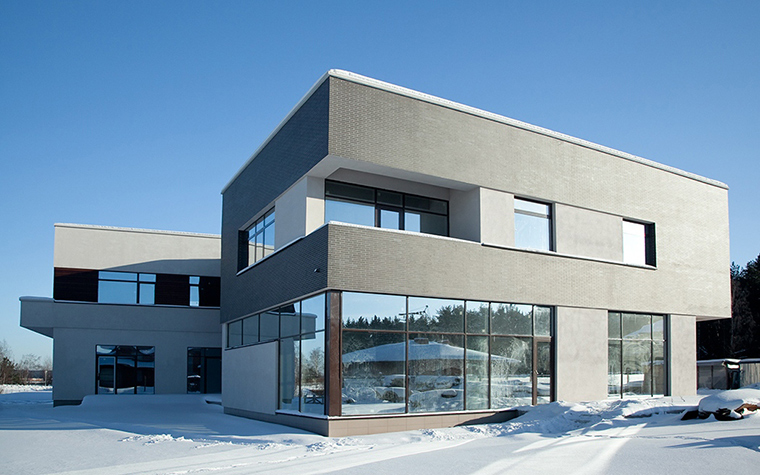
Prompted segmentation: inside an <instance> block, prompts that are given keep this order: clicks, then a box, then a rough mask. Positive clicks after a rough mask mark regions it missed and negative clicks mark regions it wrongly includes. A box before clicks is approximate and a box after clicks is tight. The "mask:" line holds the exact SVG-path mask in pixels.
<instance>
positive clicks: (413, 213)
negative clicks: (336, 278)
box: [325, 180, 449, 236]
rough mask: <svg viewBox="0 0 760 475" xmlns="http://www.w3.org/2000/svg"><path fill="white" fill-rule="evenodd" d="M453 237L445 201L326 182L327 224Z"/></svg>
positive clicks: (447, 205) (447, 204) (447, 206)
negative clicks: (334, 223)
mask: <svg viewBox="0 0 760 475" xmlns="http://www.w3.org/2000/svg"><path fill="white" fill-rule="evenodd" d="M329 221H340V222H345V223H350V224H359V225H364V226H374V227H378V228H386V229H400V230H405V231H413V232H419V233H426V234H436V235H439V236H448V235H449V203H448V201H445V200H439V199H435V198H427V197H424V196H418V195H411V194H407V193H399V192H396V191H390V190H381V189H377V188H371V187H368V186H362V185H353V184H348V183H341V182H336V181H331V180H325V222H329Z"/></svg>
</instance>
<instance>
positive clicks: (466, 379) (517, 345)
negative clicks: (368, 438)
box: [22, 70, 730, 436]
mask: <svg viewBox="0 0 760 475" xmlns="http://www.w3.org/2000/svg"><path fill="white" fill-rule="evenodd" d="M222 195H223V216H222V234H221V261H219V260H215V259H218V258H219V254H218V253H219V241H218V239H217V238H215V237H212V236H198V235H186V234H176V233H162V232H150V231H137V230H116V229H111V228H92V227H78V226H68V225H59V226H57V228H56V264H55V267H56V277H55V289H54V299H53V300H44V301H40V300H38V299H30V298H22V325H24V326H25V327H27V328H30V329H33V330H35V331H38V332H41V333H43V334H47V335H49V336H53V337H54V340H55V343H54V355H55V356H54V358H55V365H56V366H55V371H56V383H55V385H56V389H55V390H54V391H56V392H55V393H54V398H55V399H56V400H57V401H60V402H63V401H75V400H78V399H81V397H82V396H83V395H84V394H90V393H92V392H94V391H95V390H97V391H100V390H101V388H102V385H101V383H97V384H96V381H102V380H103V376H102V375H101V376H100V379H97V375H98V374H100V373H102V372H103V371H102V370H99V369H98V368H99V366H98V365H99V364H100V361H101V360H100V358H101V356H103V357H111V356H112V355H111V354H110V353H108V354H105V353H104V354H103V355H101V354H100V352H101V346H98V345H102V348H105V349H106V350H107V351H110V352H115V353H116V355H118V354H119V352H120V351H122V346H124V347H127V348H128V349H129V350H130V351H132V353H131V354H133V355H135V356H134V359H133V360H129V364H130V365H132V366H131V367H134V368H136V369H139V368H140V364H139V360H140V358H141V356H140V354H146V355H147V354H148V353H150V352H151V351H152V352H154V353H155V357H154V361H155V372H154V373H153V374H154V378H155V384H154V386H152V387H154V388H155V389H154V390H155V392H157V393H158V392H184V390H185V386H183V385H184V384H186V379H187V377H188V376H189V377H191V378H192V376H193V375H192V374H190V373H186V372H184V371H182V368H183V367H182V361H184V359H183V358H185V356H187V357H188V358H189V357H190V349H191V348H204V349H205V350H204V351H213V348H214V347H216V348H219V346H220V342H221V346H222V347H223V351H221V353H222V375H223V378H222V404H223V406H224V410H225V412H227V413H229V414H235V415H240V416H245V417H252V418H256V419H261V420H266V421H271V422H277V423H283V424H288V425H292V426H296V427H301V428H305V429H308V430H312V431H314V432H318V433H321V434H325V435H331V436H342V435H350V434H366V433H374V432H386V431H395V430H407V429H416V428H428V427H430V428H432V427H443V426H452V425H457V424H466V423H476V422H487V421H498V420H504V419H505V418H506V417H508V414H509V411H510V410H511V409H513V408H514V407H516V406H520V405H526V404H541V403H545V402H549V401H552V400H569V401H581V400H598V399H604V398H608V397H623V396H635V395H643V396H652V395H688V394H693V393H694V392H695V391H696V387H697V380H696V371H695V367H696V361H695V360H696V321H697V320H702V319H714V318H728V317H730V277H729V268H730V265H729V264H730V259H729V248H728V198H727V187H726V185H724V184H722V183H720V182H717V181H714V180H710V179H707V178H703V177H700V176H697V175H693V174H691V173H687V172H684V171H681V170H677V169H674V168H672V167H668V166H665V165H661V164H658V163H655V162H652V161H649V160H646V159H643V158H639V157H636V156H633V155H630V154H627V153H623V152H619V151H616V150H612V149H610V148H607V147H603V146H600V145H596V144H593V143H590V142H586V141H584V140H580V139H576V138H573V137H570V136H567V135H563V134H560V133H557V132H553V131H550V130H546V129H543V128H540V127H536V126H533V125H529V124H526V123H523V122H519V121H516V120H513V119H509V118H506V117H503V116H499V115H496V114H492V113H488V112H484V111H482V110H479V109H475V108H472V107H468V106H464V105H461V104H457V103H454V102H451V101H447V100H443V99H439V98H436V97H433V96H429V95H426V94H422V93H419V92H416V91H412V90H409V89H405V88H402V87H398V86H394V85H391V84H388V83H384V82H381V81H377V80H374V79H370V78H366V77H363V76H359V75H356V74H353V73H349V72H344V71H336V70H331V71H329V72H328V73H327V74H325V75H324V76H323V77H322V78H321V79H320V80H319V81H318V82H317V83H316V84H315V85H314V87H312V89H311V90H310V91H309V92H308V93H307V94H306V96H305V97H304V98H303V99H302V100H301V101H300V102H299V103H298V104H297V105H296V107H295V108H294V109H293V110H292V111H291V113H290V114H289V115H288V116H287V117H286V118H285V119H284V120H283V122H282V123H281V124H280V125H279V126H278V127H277V128H276V129H275V130H274V132H272V134H271V135H270V136H269V138H268V139H267V140H266V141H265V142H264V143H263V144H262V145H261V147H260V148H259V149H258V150H257V151H256V152H255V153H254V154H253V156H252V157H251V158H250V160H249V161H248V162H247V163H245V165H244V166H243V167H242V168H241V169H240V170H239V171H238V172H237V174H235V176H234V177H233V178H232V180H231V181H230V182H229V183H228V184H227V186H226V187H225V188H224V190H223V191H222ZM122 235H123V237H124V246H126V247H128V248H129V249H134V253H130V252H126V251H124V252H121V251H119V252H113V251H109V250H106V249H107V248H106V247H104V246H107V244H106V241H110V239H111V238H110V237H107V236H116V237H118V238H119V239H121V237H122ZM143 235H144V236H143ZM80 236H92V240H87V239H90V238H89V237H88V238H87V239H84V238H83V237H80ZM101 236H103V240H102V241H100V240H97V239H95V238H96V237H97V238H98V239H99V238H100V237H101ZM138 238H139V239H145V240H147V241H146V242H144V243H142V244H140V245H135V247H134V248H131V247H129V246H131V244H129V245H127V244H126V242H127V241H130V242H131V240H132V239H138ZM154 240H155V241H156V243H158V244H157V245H154V243H153V241H154ZM80 241H81V242H80ZM135 242H136V241H135ZM190 242H192V244H190ZM175 243H176V247H175ZM180 243H187V245H186V246H185V247H183V246H184V244H183V245H180ZM64 244H65V245H64ZM108 246H111V244H108ZM214 246H216V247H214ZM116 248H119V249H120V248H121V246H116ZM212 248H213V249H212ZM64 249H68V250H66V251H63V250H64ZM110 249H114V248H113V247H111V248H110ZM214 252H216V254H215V253H214ZM220 262H221V264H220ZM71 268H74V269H77V270H84V271H86V272H90V274H88V275H89V276H90V277H88V278H87V279H89V280H88V282H90V283H89V284H88V285H89V287H88V288H89V289H90V290H89V291H87V292H86V291H84V290H81V289H82V287H81V284H80V280H77V279H79V277H76V276H77V275H78V274H77V272H73V271H72V272H73V273H72V274H69V272H70V269H71ZM113 272H126V273H129V275H130V277H129V279H128V283H126V282H127V279H126V278H119V277H124V276H114V275H112V273H113ZM143 273H147V274H146V275H147V276H148V277H146V278H145V279H143ZM69 275H73V276H75V277H68V276H69ZM161 275H170V276H171V275H174V276H182V277H181V279H180V278H179V277H177V278H176V282H179V280H182V282H183V284H182V285H183V286H189V287H190V289H191V290H190V292H193V290H192V288H193V285H196V284H194V282H201V284H197V285H200V292H203V291H204V290H203V289H204V288H206V292H209V289H218V288H219V287H218V286H216V287H214V286H215V285H217V284H218V280H214V278H215V277H217V276H220V277H221V305H220V307H219V308H216V305H218V304H219V300H213V299H211V300H206V303H207V304H208V305H204V304H203V302H204V300H203V297H202V294H201V297H199V300H197V301H194V300H193V298H192V297H190V299H189V301H188V300H187V299H186V297H185V296H187V295H188V294H187V293H183V300H182V303H180V302H179V300H176V301H174V300H172V301H171V302H168V305H166V303H167V302H165V301H163V300H162V299H163V297H161V298H159V295H164V294H163V290H160V288H161V285H164V284H161V282H166V280H165V279H168V278H167V277H159V276H161ZM93 276H95V277H97V279H96V278H95V277H93ZM67 279H68V280H67ZM151 279H153V280H151ZM193 279H195V280H193ZM85 280H86V279H85ZM169 280H171V279H169ZM112 282H122V283H124V286H126V285H129V286H130V289H132V290H134V292H136V293H131V294H130V297H129V302H128V303H127V302H118V303H114V304H113V305H111V304H106V305H103V303H104V301H103V300H101V298H100V293H99V292H100V290H98V291H97V295H96V292H95V291H93V290H92V288H93V287H92V286H93V285H95V286H96V287H97V288H98V289H100V288H101V287H103V288H104V289H106V290H103V292H104V295H107V294H108V292H110V290H108V289H110V288H111V286H113V285H114V284H112ZM172 282H175V281H174V280H172ZM203 282H205V283H206V284H205V285H206V287H204V284H203ZM143 285H146V286H148V287H149V286H150V285H153V286H154V290H153V291H152V292H154V293H153V294H150V292H151V291H150V290H149V291H148V292H149V295H152V298H153V299H154V301H153V302H151V301H150V299H149V300H148V301H145V302H142V301H141V297H140V296H141V295H142V294H141V292H142V286H143ZM104 286H105V287H104ZM183 288H184V287H183ZM60 289H63V290H60ZM88 292H89V293H88ZM183 292H185V291H184V290H183ZM194 292H196V294H191V295H198V294H197V292H199V291H194ZM169 293H171V292H169ZM133 295H134V296H133ZM206 295H209V294H208V293H207V294H206ZM85 296H86V297H87V298H85ZM119 298H121V297H119ZM87 299H89V300H87ZM72 301H74V302H76V303H73V302H72ZM96 301H97V302H100V303H98V304H97V305H94V304H93V303H86V302H96ZM197 302H199V304H198V305H195V303H197ZM196 307H197V308H196ZM106 310H107V311H106ZM87 312H89V314H88V313H87ZM170 312H175V313H176V318H165V317H164V314H166V315H169V313H170ZM220 324H221V325H220ZM158 331H161V332H163V333H161V334H160V335H158V333H157V332H158ZM164 342H166V343H164ZM169 342H171V344H170V343H169ZM165 344H166V345H169V346H170V347H171V348H169V347H167V348H164V345H165ZM143 348H148V350H143ZM115 357H116V358H117V359H116V362H117V363H116V368H117V371H116V372H117V373H118V368H119V366H118V361H119V360H118V356H115ZM162 358H166V360H162ZM108 361H109V362H111V363H113V361H114V360H108ZM160 361H166V363H159V362H160ZM104 364H105V365H107V364H109V363H108V362H106V363H104ZM163 364H165V365H166V366H161V365H163ZM161 368H164V369H163V370H162V369H161ZM69 373H70V374H73V375H76V378H75V380H76V382H73V383H71V384H69V386H66V387H64V388H58V387H57V386H58V384H59V381H60V380H61V379H63V377H64V376H63V375H65V374H69ZM137 373H139V371H137ZM112 379H113V380H114V381H118V375H117V376H115V377H112ZM130 381H131V380H130ZM66 384H68V383H66ZM108 384H111V383H108ZM108 384H107V385H106V386H108ZM187 384H189V383H187ZM112 387H115V388H117V389H115V391H117V392H118V387H119V384H118V383H114V384H113V385H111V386H108V388H107V389H106V391H107V390H109V389H111V388H112ZM125 387H126V386H125ZM129 387H132V386H129ZM144 387H146V386H145V385H142V386H141V385H139V384H137V385H135V388H136V389H134V391H133V392H135V391H137V392H139V391H142V390H143V389H139V388H144ZM145 391H146V392H149V391H148V390H145Z"/></svg>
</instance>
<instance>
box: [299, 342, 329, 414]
mask: <svg viewBox="0 0 760 475" xmlns="http://www.w3.org/2000/svg"><path fill="white" fill-rule="evenodd" d="M301 397H302V398H303V403H302V404H301V412H308V413H312V414H324V413H325V333H324V332H317V333H309V334H306V335H303V336H302V337H301Z"/></svg>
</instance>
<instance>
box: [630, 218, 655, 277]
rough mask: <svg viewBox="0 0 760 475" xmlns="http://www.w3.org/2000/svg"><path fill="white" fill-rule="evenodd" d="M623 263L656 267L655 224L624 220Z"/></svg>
mask: <svg viewBox="0 0 760 475" xmlns="http://www.w3.org/2000/svg"><path fill="white" fill-rule="evenodd" d="M623 262H625V263H626V264H636V265H640V266H644V265H647V266H654V265H656V264H657V263H656V260H655V248H654V224H644V223H636V222H633V221H626V220H623Z"/></svg>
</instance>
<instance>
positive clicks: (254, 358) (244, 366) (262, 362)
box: [222, 342, 278, 414]
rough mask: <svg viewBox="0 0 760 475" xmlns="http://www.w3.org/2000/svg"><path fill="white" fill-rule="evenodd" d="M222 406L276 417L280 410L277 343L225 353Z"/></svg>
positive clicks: (235, 349) (236, 349) (226, 351)
mask: <svg viewBox="0 0 760 475" xmlns="http://www.w3.org/2000/svg"><path fill="white" fill-rule="evenodd" d="M222 373H223V374H225V375H227V376H225V377H224V378H223V381H222V403H223V405H224V407H225V410H227V409H237V410H241V411H249V412H255V413H265V414H274V413H275V411H276V410H277V384H278V382H277V342H272V343H264V344H261V345H253V346H246V347H243V348H234V349H230V350H225V351H224V354H223V355H222Z"/></svg>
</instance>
